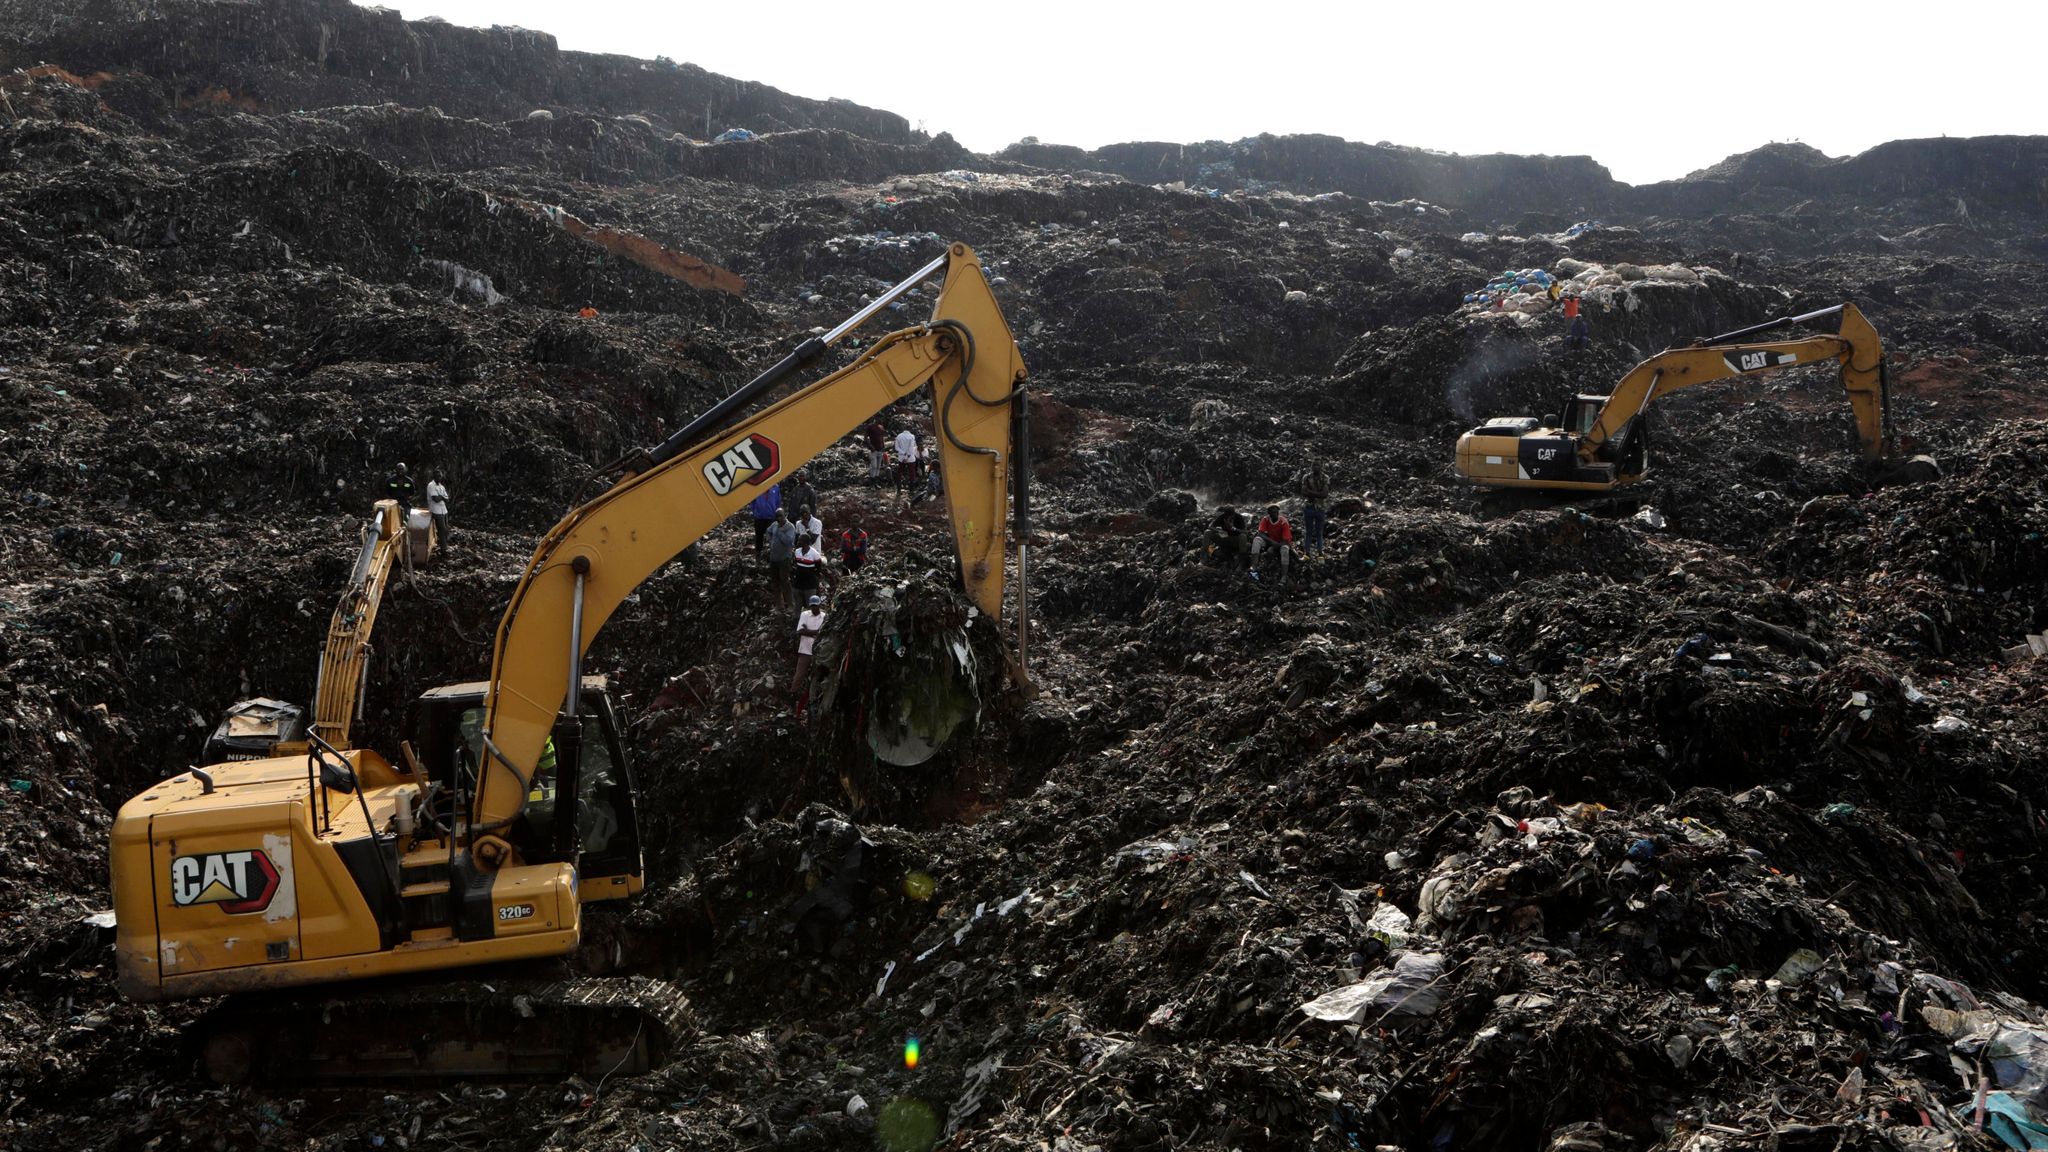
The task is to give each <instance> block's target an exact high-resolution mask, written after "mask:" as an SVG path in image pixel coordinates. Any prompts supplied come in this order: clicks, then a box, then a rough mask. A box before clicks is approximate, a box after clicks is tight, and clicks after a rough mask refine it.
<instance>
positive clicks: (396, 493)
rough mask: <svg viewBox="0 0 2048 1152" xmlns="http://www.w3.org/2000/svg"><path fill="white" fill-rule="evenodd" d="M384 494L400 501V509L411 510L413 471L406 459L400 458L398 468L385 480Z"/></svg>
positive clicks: (402, 510) (403, 510)
mask: <svg viewBox="0 0 2048 1152" xmlns="http://www.w3.org/2000/svg"><path fill="white" fill-rule="evenodd" d="M384 494H385V495H387V496H389V497H390V498H391V499H393V500H396V501H398V508H399V511H401V512H406V511H411V509H412V494H413V487H412V471H411V470H410V469H408V468H407V467H406V466H405V461H403V460H400V461H399V462H398V469H397V470H396V471H394V472H393V473H391V476H390V478H389V479H387V480H385V481H384Z"/></svg>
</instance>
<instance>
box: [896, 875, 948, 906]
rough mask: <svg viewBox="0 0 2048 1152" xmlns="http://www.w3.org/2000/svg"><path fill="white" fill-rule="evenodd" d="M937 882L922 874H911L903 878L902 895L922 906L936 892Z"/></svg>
mask: <svg viewBox="0 0 2048 1152" xmlns="http://www.w3.org/2000/svg"><path fill="white" fill-rule="evenodd" d="M938 889H939V882H938V881H937V880H934V879H932V878H931V877H930V876H929V875H927V874H925V873H923V872H912V873H911V874H910V875H908V876H905V877H904V878H903V894H904V895H905V896H908V897H910V898H911V899H912V900H915V901H917V902H918V903H920V904H922V903H924V902H925V901H926V900H929V899H931V898H932V893H933V892H936V891H938Z"/></svg>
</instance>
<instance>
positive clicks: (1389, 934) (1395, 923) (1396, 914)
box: [1365, 904, 1415, 948]
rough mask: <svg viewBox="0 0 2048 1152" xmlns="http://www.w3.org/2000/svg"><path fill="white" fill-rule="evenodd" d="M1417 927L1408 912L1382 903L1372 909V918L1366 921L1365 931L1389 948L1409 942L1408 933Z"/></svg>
mask: <svg viewBox="0 0 2048 1152" xmlns="http://www.w3.org/2000/svg"><path fill="white" fill-rule="evenodd" d="M1414 928H1415V922H1414V921H1413V920H1410V919H1409V918H1408V914H1407V913H1406V912H1403V911H1401V910H1400V909H1399V908H1396V907H1394V906H1393V905H1392V904H1382V905H1380V906H1379V907H1377V908H1375V909H1373V910H1372V919H1370V920H1367V921H1366V922H1365V931H1366V934H1367V935H1368V936H1371V937H1373V938H1374V939H1375V940H1378V941H1379V942H1380V943H1382V944H1385V945H1386V946H1387V947H1388V948H1399V947H1401V946H1402V945H1404V944H1406V943H1408V934H1409V933H1410V932H1411V931H1413V930H1414Z"/></svg>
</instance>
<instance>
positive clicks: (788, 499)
mask: <svg viewBox="0 0 2048 1152" xmlns="http://www.w3.org/2000/svg"><path fill="white" fill-rule="evenodd" d="M782 500H783V503H785V504H787V505H789V506H790V507H791V508H795V509H796V510H797V523H798V524H799V525H801V524H802V523H803V518H804V516H805V515H806V513H805V512H804V509H806V508H808V509H810V510H811V511H812V512H816V511H817V510H818V490H817V489H816V488H813V487H811V478H810V476H809V475H807V474H806V473H805V472H804V470H803V469H801V468H799V469H797V470H796V471H795V472H793V473H791V474H790V477H789V491H787V492H784V493H783V494H782Z"/></svg>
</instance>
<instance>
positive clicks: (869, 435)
mask: <svg viewBox="0 0 2048 1152" xmlns="http://www.w3.org/2000/svg"><path fill="white" fill-rule="evenodd" d="M861 435H862V437H863V438H865V439H866V441H867V445H868V483H870V484H880V483H881V482H882V477H883V476H884V475H885V474H886V470H887V469H888V467H889V430H888V429H887V428H884V427H882V421H881V419H880V418H879V417H877V418H876V419H873V420H870V421H868V426H867V427H866V428H863V429H861Z"/></svg>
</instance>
